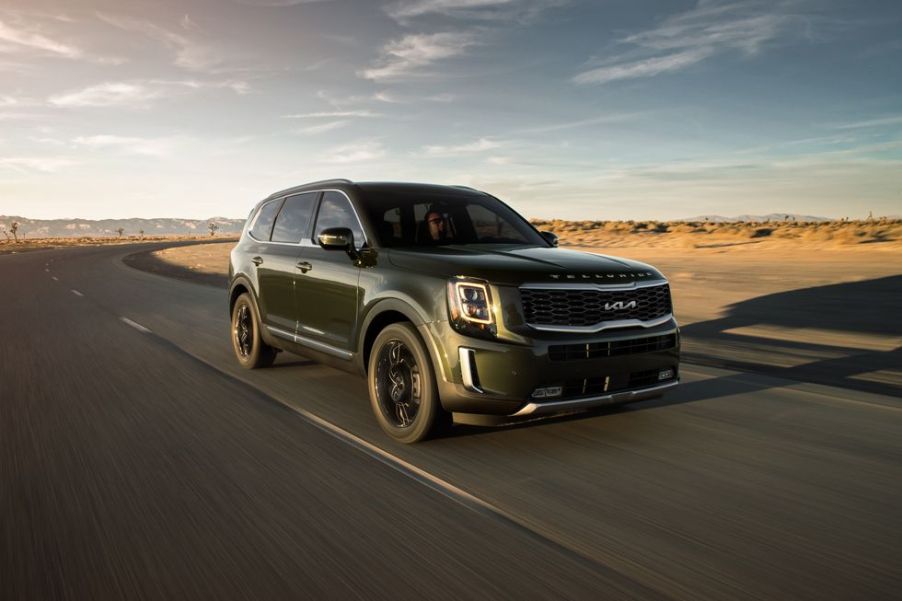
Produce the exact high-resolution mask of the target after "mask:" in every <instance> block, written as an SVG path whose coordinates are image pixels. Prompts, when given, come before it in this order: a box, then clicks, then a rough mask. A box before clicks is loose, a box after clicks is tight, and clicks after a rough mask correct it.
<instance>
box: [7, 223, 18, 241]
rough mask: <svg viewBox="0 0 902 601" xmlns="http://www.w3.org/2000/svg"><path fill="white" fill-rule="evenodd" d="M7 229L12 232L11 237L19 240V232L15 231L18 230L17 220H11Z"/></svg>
mask: <svg viewBox="0 0 902 601" xmlns="http://www.w3.org/2000/svg"><path fill="white" fill-rule="evenodd" d="M9 231H11V232H12V233H13V238H15V239H16V242H18V241H19V234H18V233H17V232H18V231H19V222H18V221H13V222H12V225H10V226H9Z"/></svg>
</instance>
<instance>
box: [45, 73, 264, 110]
mask: <svg viewBox="0 0 902 601" xmlns="http://www.w3.org/2000/svg"><path fill="white" fill-rule="evenodd" d="M221 88H226V89H229V90H232V91H233V92H235V93H236V94H247V93H248V92H249V91H250V88H249V86H248V84H247V83H246V82H243V81H235V80H225V81H199V80H193V79H186V80H165V79H149V80H136V81H120V82H106V83H102V84H97V85H93V86H88V87H86V88H83V89H81V90H75V91H72V92H66V93H63V94H57V95H54V96H51V97H50V98H48V102H49V103H50V104H52V105H54V106H59V107H69V108H71V107H107V106H125V107H129V108H146V107H148V106H149V105H150V104H151V102H152V101H154V100H157V99H160V98H169V97H172V96H174V95H177V94H179V93H185V90H204V89H221ZM180 91H181V92H180Z"/></svg>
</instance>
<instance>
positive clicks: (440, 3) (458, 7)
mask: <svg viewBox="0 0 902 601" xmlns="http://www.w3.org/2000/svg"><path fill="white" fill-rule="evenodd" d="M567 2H568V0H401V1H399V2H395V3H393V4H389V5H388V6H386V7H385V12H386V13H388V15H389V16H390V17H391V18H392V19H394V20H395V21H398V22H399V23H406V22H408V21H410V20H412V19H416V18H418V17H426V16H430V15H440V16H446V17H457V18H462V19H480V20H511V19H518V20H531V19H533V18H535V17H536V16H538V15H539V13H541V12H543V11H544V10H546V9H548V8H551V7H555V6H561V5H563V4H566V3H567Z"/></svg>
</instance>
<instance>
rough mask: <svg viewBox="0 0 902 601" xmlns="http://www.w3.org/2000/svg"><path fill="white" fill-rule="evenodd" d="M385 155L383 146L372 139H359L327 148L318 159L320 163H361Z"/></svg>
mask: <svg viewBox="0 0 902 601" xmlns="http://www.w3.org/2000/svg"><path fill="white" fill-rule="evenodd" d="M384 156H385V148H384V147H383V146H382V144H380V143H379V142H377V141H374V140H360V141H357V142H352V143H350V144H344V145H342V146H334V147H332V148H330V149H328V150H327V151H326V152H325V154H324V155H323V157H322V158H321V159H320V162H322V163H330V164H338V165H341V164H346V163H363V162H366V161H372V160H375V159H380V158H382V157H384Z"/></svg>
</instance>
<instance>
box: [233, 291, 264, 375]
mask: <svg viewBox="0 0 902 601" xmlns="http://www.w3.org/2000/svg"><path fill="white" fill-rule="evenodd" d="M242 306H247V307H248V308H249V309H250V312H251V322H252V329H253V331H252V333H251V352H250V353H249V354H248V356H247V357H242V356H241V352H240V351H239V350H238V341H237V339H236V336H235V327H236V321H237V319H238V312H239V311H240V309H241V307H242ZM229 337H230V339H231V341H232V350H233V351H234V353H235V358H236V359H238V363H239V364H240V365H241V367H244V368H245V369H253V368H254V367H257V366H258V365H259V364H260V363H261V360H260V359H261V356H260V355H261V353H262V352H263V346H264V344H265V343H264V342H263V339H262V337H261V336H260V316H259V315H258V314H257V306H256V304H255V303H254V301H253V299H252V298H251V295H250V294H248V293H247V292H244V293H242V294H241V295H240V296H239V297H238V298H237V299H236V300H235V305H234V306H233V307H232V322H231V327H230V328H229Z"/></svg>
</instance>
